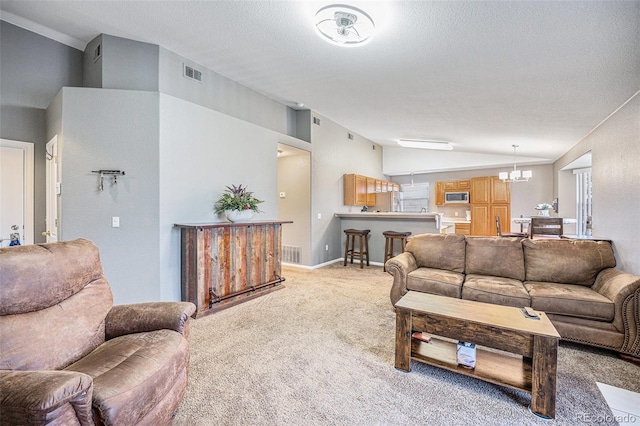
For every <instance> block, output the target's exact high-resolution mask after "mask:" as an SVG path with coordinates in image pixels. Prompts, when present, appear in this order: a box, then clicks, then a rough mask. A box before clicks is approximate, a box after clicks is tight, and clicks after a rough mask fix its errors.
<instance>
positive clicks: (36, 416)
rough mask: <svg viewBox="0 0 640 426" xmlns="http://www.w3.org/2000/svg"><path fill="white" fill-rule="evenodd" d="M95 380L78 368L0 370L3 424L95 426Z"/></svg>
mask: <svg viewBox="0 0 640 426" xmlns="http://www.w3.org/2000/svg"><path fill="white" fill-rule="evenodd" d="M92 397H93V379H92V378H91V376H89V375H87V374H84V373H78V372H75V371H17V370H0V424H2V425H9V424H13V425H26V424H49V423H55V424H78V423H80V424H81V425H93V416H92V414H91V400H92Z"/></svg>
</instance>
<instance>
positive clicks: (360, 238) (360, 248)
mask: <svg viewBox="0 0 640 426" xmlns="http://www.w3.org/2000/svg"><path fill="white" fill-rule="evenodd" d="M358 243H359V244H360V247H359V250H360V269H363V268H364V266H363V265H362V235H359V236H358Z"/></svg>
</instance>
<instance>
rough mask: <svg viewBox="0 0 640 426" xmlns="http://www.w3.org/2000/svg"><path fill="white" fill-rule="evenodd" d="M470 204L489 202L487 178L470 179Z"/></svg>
mask: <svg viewBox="0 0 640 426" xmlns="http://www.w3.org/2000/svg"><path fill="white" fill-rule="evenodd" d="M470 192H471V194H470V196H471V204H476V203H488V202H489V178H488V177H480V178H473V179H471V191H470Z"/></svg>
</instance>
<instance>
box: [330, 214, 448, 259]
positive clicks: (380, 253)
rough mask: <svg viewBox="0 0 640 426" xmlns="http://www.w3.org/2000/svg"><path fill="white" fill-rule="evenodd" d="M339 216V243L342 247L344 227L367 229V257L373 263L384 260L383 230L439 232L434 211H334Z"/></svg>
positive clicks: (413, 232) (414, 232)
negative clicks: (369, 231)
mask: <svg viewBox="0 0 640 426" xmlns="http://www.w3.org/2000/svg"><path fill="white" fill-rule="evenodd" d="M335 217H337V218H340V232H341V234H342V235H341V239H340V241H341V243H342V247H343V248H344V244H345V238H346V237H345V235H344V230H345V229H369V230H371V233H370V234H369V258H370V260H371V262H373V263H374V264H378V265H382V263H383V261H384V236H383V235H382V233H383V232H384V231H398V232H411V233H412V234H413V235H417V234H439V233H440V215H438V214H435V213H404V212H354V213H350V212H344V213H336V214H335Z"/></svg>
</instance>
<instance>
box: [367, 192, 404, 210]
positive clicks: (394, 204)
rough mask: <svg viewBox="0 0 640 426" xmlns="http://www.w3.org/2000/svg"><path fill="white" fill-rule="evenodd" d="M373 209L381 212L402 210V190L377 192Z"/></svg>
mask: <svg viewBox="0 0 640 426" xmlns="http://www.w3.org/2000/svg"><path fill="white" fill-rule="evenodd" d="M373 211H381V212H402V211H404V203H403V197H402V192H399V191H392V192H378V193H377V194H376V204H375V206H373Z"/></svg>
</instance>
